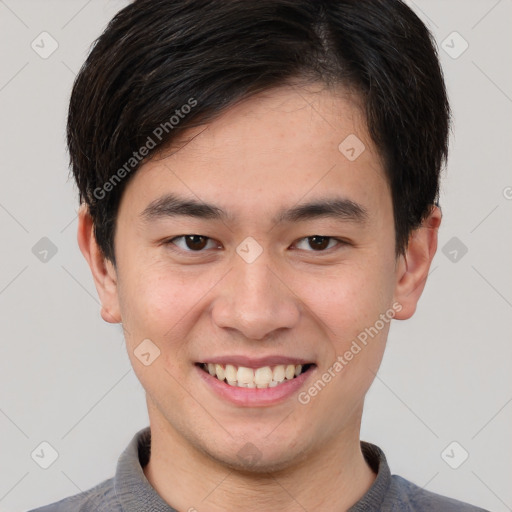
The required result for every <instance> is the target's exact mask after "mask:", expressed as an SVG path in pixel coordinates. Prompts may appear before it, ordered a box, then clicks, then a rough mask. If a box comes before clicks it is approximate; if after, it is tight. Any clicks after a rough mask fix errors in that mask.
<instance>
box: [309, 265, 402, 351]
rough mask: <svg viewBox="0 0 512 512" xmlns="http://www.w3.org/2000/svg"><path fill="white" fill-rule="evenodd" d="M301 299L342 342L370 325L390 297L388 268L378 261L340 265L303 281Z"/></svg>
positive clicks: (386, 305)
mask: <svg viewBox="0 0 512 512" xmlns="http://www.w3.org/2000/svg"><path fill="white" fill-rule="evenodd" d="M302 282H303V285H304V286H303V289H302V296H303V297H304V298H305V302H307V303H310V304H311V306H312V308H313V309H314V312H315V313H316V314H317V315H318V317H319V318H320V319H321V320H322V321H323V322H324V323H325V324H326V325H327V326H328V327H329V331H328V333H329V334H328V335H329V336H333V337H335V338H336V339H339V340H340V342H341V343H344V342H346V341H347V340H348V339H352V338H353V337H355V336H357V334H358V333H359V332H361V331H362V330H364V329H365V328H367V327H369V326H371V325H373V324H374V323H375V322H376V320H378V318H379V315H380V314H381V313H385V312H386V310H387V309H388V308H389V307H390V305H391V301H392V297H393V286H392V279H391V278H390V272H389V269H388V268H383V267H382V266H379V264H378V263H377V262H374V263H371V262H361V263H360V264H352V265H346V266H340V267H339V268H338V269H336V271H329V272H327V271H326V272H325V273H323V274H322V275H321V276H316V278H315V279H314V280H313V279H310V278H307V279H303V280H302Z"/></svg>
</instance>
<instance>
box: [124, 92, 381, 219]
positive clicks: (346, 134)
mask: <svg viewBox="0 0 512 512" xmlns="http://www.w3.org/2000/svg"><path fill="white" fill-rule="evenodd" d="M130 188H131V189H134V188H135V189H137V190H138V191H139V194H138V196H139V198H140V204H139V205H138V206H139V213H141V212H142V211H143V210H144V209H145V208H147V205H148V204H149V203H150V202H151V201H155V199H157V198H158V197H160V196H161V195H162V194H163V193H166V192H172V193H178V194H180V195H181V196H182V197H183V196H187V197H190V198H192V197H195V199H196V200H199V201H201V200H202V201H205V202H208V203H210V204H215V205H218V206H219V207H221V208H223V210H225V211H226V212H227V213H228V214H230V215H231V214H234V215H235V216H236V214H237V212H238V213H239V214H240V215H242V214H243V211H244V210H247V211H249V210H250V211H252V212H254V210H255V209H256V210H259V211H261V210H269V214H270V210H272V213H273V214H275V213H277V212H278V211H281V210H282V206H283V205H289V206H291V205H292V204H296V203H299V202H300V200H301V199H304V200H306V199H308V200H310V199H317V198H320V197H322V196H325V195H326V194H327V193H329V194H330V195H331V196H332V194H333V193H334V192H336V193H337V195H341V196H343V197H346V198H347V199H348V200H351V201H353V202H356V203H359V204H366V205H367V206H370V205H372V204H373V206H375V207H376V208H379V202H386V201H385V200H386V198H385V197H380V198H379V196H383V195H384V196H388V195H390V193H389V188H388V183H387V180H386V178H385V175H384V169H383V166H382V163H381V159H380V156H379V154H378V152H377V151H376V149H375V148H374V145H373V143H372V141H371V139H370V137H369V135H368V133H367V129H366V124H365V120H364V116H363V115H362V111H361V108H360V106H359V104H358V102H357V98H356V97H355V96H353V95H350V94H348V93H347V92H346V91H343V90H337V91H333V90H328V89H326V88H325V87H318V86H317V87H315V86H309V87H297V86H286V87H282V88H279V89H274V90H269V91H265V92H263V93H261V94H258V95H256V96H253V97H251V98H249V99H246V100H244V101H242V102H240V103H238V104H236V105H234V106H232V107H230V108H228V109H227V110H226V111H224V112H223V113H222V114H221V115H220V116H219V117H217V118H216V119H215V120H213V121H211V122H209V123H207V124H205V125H202V126H199V127H195V128H191V129H189V130H188V131H187V132H186V133H185V134H184V136H182V137H181V138H180V140H179V141H177V142H176V143H174V144H173V145H172V146H169V147H167V148H166V149H165V151H162V152H161V153H160V154H159V155H158V156H157V157H155V158H153V159H152V160H150V161H148V162H147V163H145V164H144V165H143V166H142V167H141V168H140V169H139V170H138V171H137V173H136V175H135V176H134V178H133V179H132V180H131V181H130V183H129V184H128V187H127V190H126V192H125V194H127V195H129V194H130ZM277 203H279V205H280V207H279V208H274V207H273V205H277ZM228 205H229V207H228ZM224 206H225V207H224ZM258 206H259V208H258ZM380 206H382V207H383V206H384V205H383V204H382V205H380ZM366 209H370V208H366Z"/></svg>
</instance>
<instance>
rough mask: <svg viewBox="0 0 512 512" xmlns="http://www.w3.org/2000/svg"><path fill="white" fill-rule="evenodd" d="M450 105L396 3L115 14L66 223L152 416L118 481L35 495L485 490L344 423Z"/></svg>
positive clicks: (321, 498)
mask: <svg viewBox="0 0 512 512" xmlns="http://www.w3.org/2000/svg"><path fill="white" fill-rule="evenodd" d="M449 120H450V108H449V105H448V100H447V97H446V90H445V86H444V82H443V77H442V72H441V70H440V67H439V62H438V59H437V55H436V51H435V47H434V44H433V41H432V39H431V36H430V34H429V32H428V30H427V29H426V27H425V26H424V25H423V23H422V22H421V21H420V20H419V19H418V17H417V16H416V15H415V14H414V13H413V12H412V11H411V10H410V9H409V8H408V7H407V6H406V5H405V4H404V3H402V2H400V1H398V0H366V1H357V2H355V1H350V0H337V1H329V0H260V1H258V2H249V1H242V0H231V1H229V2H223V1H198V0H196V1H190V0H175V1H169V0H165V1H164V0H137V1H135V2H134V3H132V4H130V5H128V6H127V7H126V8H125V9H123V10H122V11H120V12H119V13H118V15H117V16H116V17H115V18H114V19H113V20H112V22H111V23H110V24H109V26H108V27H107V29H106V30H105V32H104V33H103V35H102V36H101V37H100V38H99V39H98V41H97V42H96V44H95V46H94V48H93V50H92V52H91V54H90V56H89V57H88V59H87V62H86V63H85V65H84V67H83V68H82V69H81V71H80V73H79V75H78V77H77V79H76V82H75V85H74V89H73V93H72V97H71V102H70V109H69V119H68V145H69V150H70V156H71V165H72V170H73V173H74V176H75V179H76V182H77V185H78V188H79V192H80V201H81V203H82V206H81V209H80V215H79V228H78V242H79V245H80V248H81V250H82V253H83V254H84V256H85V258H86V260H87V262H88V263H89V265H90V268H91V271H92V275H93V277H94V280H95V284H96V287H97V290H98V294H99V296H100V299H101V303H102V312H101V314H102V318H103V319H104V320H105V321H107V322H112V323H118V322H119V323H122V325H123V329H124V333H125V338H126V343H127V349H128V354H129V357H130V359H131V362H132V365H133V369H134V371H135V373H136V375H137V377H138V378H139V380H140V382H141V384H142V386H143V387H144V389H145V391H146V397H147V406H148V414H149V421H150V427H148V428H146V429H143V430H142V431H140V432H138V433H137V434H136V435H135V437H134V438H133V441H132V442H131V443H130V445H129V446H128V447H127V449H126V451H125V452H124V453H123V454H122V455H121V457H120V459H119V463H118V467H117V471H116V474H115V476H114V477H113V478H112V479H109V480H107V481H105V482H102V483H100V484H99V485H98V486H96V487H94V488H92V489H89V490H88V491H86V492H84V493H81V494H79V495H76V496H73V497H70V498H67V499H64V500H63V501H61V502H59V503H56V504H53V505H48V506H46V507H43V508H41V509H38V510H39V511H41V512H43V511H45V512H49V511H61V510H62V511H64V510H66V511H67V510H73V511H74V510H80V511H125V512H136V511H137V512H140V511H173V510H175V511H180V512H183V511H190V512H192V511H199V512H202V511H204V512H217V511H223V512H224V511H228V512H232V511H239V510H244V511H271V510H280V511H282V512H292V511H293V512H295V511H304V510H308V511H313V510H326V511H346V510H350V511H363V510H382V511H391V510H393V511H395V510H396V511H398V510H399V511H427V510H428V511H433V510H434V511H461V510H462V511H474V510H482V509H478V508H476V507H473V506H471V505H468V504H464V503H461V502H459V501H455V500H453V499H450V498H447V497H442V496H439V495H436V494H433V493H431V492H428V491H425V490H423V489H421V488H420V487H418V486H416V485H415V484H413V483H412V482H409V481H407V480H405V479H403V478H401V477H399V476H396V475H394V476H391V474H390V469H389V467H388V465H387V462H386V459H385V456H384V454H383V452H382V451H381V450H380V449H379V448H378V447H377V446H375V445H372V444H370V443H366V442H361V441H360V438H359V434H360V423H361V416H362V411H363V402H364V397H365V394H366V392H367V391H368V389H369V387H370V385H371V383H372V381H373V379H374V378H375V374H376V372H377V371H378V368H379V365H380V362H381V359H382V356H383V352H384V348H385V344H386V338H387V334H388V331H389V326H390V322H391V320H393V319H398V320H404V319H407V318H410V317H411V316H412V315H413V314H414V312H415V309H416V305H417V302H418V300H419V298H420V295H421V293H422V291H423V288H424V286H425V281H426V278H427V275H428V271H429V267H430V263H431V261H432V258H433V256H434V254H435V252H436V248H437V231H438V228H439V224H440V221H441V213H440V210H439V208H438V206H437V198H438V191H439V173H440V170H441V167H442V164H443V163H444V162H445V161H446V158H447V151H448V149H447V141H448V129H449ZM384 428H396V426H394V425H389V426H384Z"/></svg>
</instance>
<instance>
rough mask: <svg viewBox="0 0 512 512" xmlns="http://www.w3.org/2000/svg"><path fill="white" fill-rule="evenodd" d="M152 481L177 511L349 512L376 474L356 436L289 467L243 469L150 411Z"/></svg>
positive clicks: (148, 470) (149, 470) (356, 433)
mask: <svg viewBox="0 0 512 512" xmlns="http://www.w3.org/2000/svg"><path fill="white" fill-rule="evenodd" d="M150 418H151V420H150V426H151V457H150V461H149V463H148V464H147V465H146V467H145V468H144V474H145V476H146V478H147V479H148V481H149V483H150V484H151V485H152V486H153V488H154V489H155V490H156V491H157V492H158V494H159V495H160V496H161V497H162V498H163V500H164V501H166V502H167V503H168V504H169V505H171V506H172V507H173V508H175V509H176V510H179V511H190V512H194V511H196V512H203V511H208V512H235V511H239V510H240V508H241V506H242V505H243V509H244V511H247V512H256V511H261V510H280V511H281V512H299V511H300V512H304V510H336V511H340V512H341V511H346V510H348V509H349V508H350V507H351V506H352V505H354V504H355V503H356V502H357V501H358V500H359V499H360V498H361V497H362V496H363V495H364V494H365V493H366V492H367V491H368V489H369V488H370V487H371V485H372V483H373V481H374V480H375V477H376V475H375V474H374V473H373V471H372V470H371V469H370V467H369V466H368V464H367V463H366V461H365V459H364V456H363V454H362V452H361V447H360V442H359V425H357V428H356V429H354V430H355V431H354V432H353V435H351V436H347V433H346V432H343V437H342V438H340V439H336V440H335V442H330V443H326V444H325V445H324V446H322V447H320V448H319V449H317V450H315V453H314V454H307V455H306V456H304V457H303V459H302V460H300V461H298V462H296V463H295V464H293V466H290V467H288V468H286V469H282V470H279V471H273V472H270V473H254V472H251V471H244V472H241V471H239V470H237V469H233V468H230V467H228V466H226V465H225V464H222V463H221V462H220V461H217V460H215V459H213V458H212V457H210V456H208V454H206V453H204V452H202V451H200V450H198V449H197V448H195V447H194V446H192V444H191V443H190V442H189V441H188V440H186V439H184V438H183V437H182V436H181V435H180V434H179V433H178V432H177V431H176V430H174V429H173V428H172V427H171V426H170V425H169V423H167V422H164V421H162V420H163V419H162V418H158V419H155V416H151V415H150Z"/></svg>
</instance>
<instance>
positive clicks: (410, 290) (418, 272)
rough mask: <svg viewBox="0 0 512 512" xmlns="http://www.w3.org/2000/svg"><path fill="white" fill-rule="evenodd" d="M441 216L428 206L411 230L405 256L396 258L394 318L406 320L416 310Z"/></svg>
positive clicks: (434, 249)
mask: <svg viewBox="0 0 512 512" xmlns="http://www.w3.org/2000/svg"><path fill="white" fill-rule="evenodd" d="M441 217H442V216H441V210H440V209H439V207H438V206H432V209H431V211H430V214H429V216H428V217H427V218H426V219H425V220H424V221H423V223H422V224H421V226H420V227H419V228H417V229H415V230H414V231H413V232H412V233H411V235H410V237H409V243H408V246H407V250H406V252H405V255H401V256H399V258H398V260H397V266H396V269H397V272H396V278H397V281H396V285H395V293H394V300H395V301H396V302H398V303H400V304H401V305H402V309H401V310H400V311H399V312H397V313H396V315H395V318H397V319H398V320H406V319H407V318H410V317H411V316H412V315H413V314H414V312H415V311H416V305H417V304H418V301H419V299H420V297H421V294H422V293H423V289H424V288H425V283H426V281H427V277H428V271H429V269H430V264H431V263H432V259H433V258H434V255H435V253H436V250H437V235H438V230H439V225H440V224H441Z"/></svg>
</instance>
